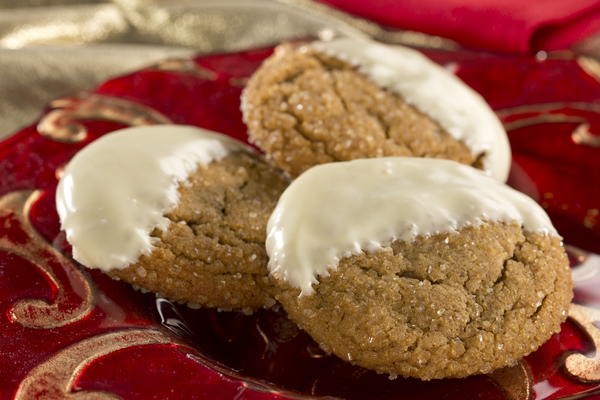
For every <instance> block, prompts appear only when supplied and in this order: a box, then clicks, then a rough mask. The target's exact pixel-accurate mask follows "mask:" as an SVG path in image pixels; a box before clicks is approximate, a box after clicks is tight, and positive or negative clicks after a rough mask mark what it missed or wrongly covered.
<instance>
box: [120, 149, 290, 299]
mask: <svg viewBox="0 0 600 400" xmlns="http://www.w3.org/2000/svg"><path fill="white" fill-rule="evenodd" d="M286 186H287V180H286V179H285V178H284V177H283V176H282V175H281V174H280V173H279V172H278V171H276V170H274V169H273V168H272V167H270V166H269V165H268V164H266V163H265V162H264V161H262V160H261V159H259V158H258V156H255V155H251V154H247V153H244V152H238V153H234V154H232V155H230V156H228V157H225V158H224V159H223V160H221V161H218V162H213V163H211V164H209V165H207V166H201V167H199V168H198V169H197V170H196V172H194V173H193V174H192V175H191V176H190V177H189V179H188V181H187V182H186V183H185V184H182V185H180V187H179V194H180V201H179V204H178V206H177V207H176V208H175V209H174V210H172V211H170V212H169V213H167V214H166V217H167V218H168V219H169V221H170V222H169V227H168V229H167V230H166V231H161V230H159V229H155V230H154V232H152V237H153V238H155V240H156V243H155V246H154V250H153V251H152V252H151V253H150V254H149V255H143V256H141V257H140V259H139V260H138V262H136V263H135V264H133V265H130V266H129V267H127V268H126V269H124V270H120V271H119V270H115V271H112V272H111V274H112V275H113V276H116V277H119V278H121V279H123V280H125V281H127V282H129V283H132V284H135V285H137V286H139V287H142V288H144V289H147V290H150V291H153V292H155V293H158V294H160V295H163V296H165V297H167V298H170V299H172V300H176V301H181V302H187V303H193V304H197V305H204V306H209V307H217V308H220V309H224V310H231V309H236V310H245V311H249V310H254V309H258V308H260V307H270V306H272V305H273V304H274V300H273V298H272V297H271V296H270V295H269V294H268V291H267V290H265V287H266V286H267V285H268V279H267V273H268V272H267V269H266V263H267V254H266V252H265V247H264V241H265V229H266V228H265V227H266V223H267V220H268V218H269V215H270V213H271V211H272V210H273V208H274V207H275V204H276V202H277V199H278V198H279V196H280V194H281V192H283V190H284V189H285V187H286Z"/></svg>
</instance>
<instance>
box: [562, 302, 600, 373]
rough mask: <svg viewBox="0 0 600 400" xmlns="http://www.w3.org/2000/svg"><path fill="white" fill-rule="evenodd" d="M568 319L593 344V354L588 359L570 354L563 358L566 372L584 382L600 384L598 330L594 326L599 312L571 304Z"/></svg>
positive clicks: (578, 354) (576, 354) (598, 318)
mask: <svg viewBox="0 0 600 400" xmlns="http://www.w3.org/2000/svg"><path fill="white" fill-rule="evenodd" d="M569 318H571V320H573V321H574V322H575V323H576V324H577V325H579V326H580V327H581V328H582V329H583V331H584V332H585V333H586V334H587V335H588V336H589V337H590V339H591V340H592V342H593V343H594V348H595V354H594V356H591V357H588V356H586V355H583V354H581V353H572V354H569V355H568V356H567V357H566V358H565V364H564V365H565V369H566V371H567V372H568V373H569V374H570V375H572V376H573V377H575V378H578V379H580V380H582V381H585V382H600V329H598V327H597V326H595V325H594V323H595V322H599V321H600V310H599V309H596V308H591V307H586V306H582V305H579V304H571V308H570V309H569Z"/></svg>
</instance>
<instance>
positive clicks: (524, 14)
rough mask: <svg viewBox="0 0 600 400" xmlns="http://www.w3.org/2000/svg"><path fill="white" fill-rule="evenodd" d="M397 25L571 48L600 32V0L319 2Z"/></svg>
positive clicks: (484, 42)
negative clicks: (574, 44)
mask: <svg viewBox="0 0 600 400" xmlns="http://www.w3.org/2000/svg"><path fill="white" fill-rule="evenodd" d="M318 1H320V2H322V3H326V4H329V5H332V6H334V7H337V8H339V9H341V10H344V11H347V12H350V13H352V14H356V15H359V16H362V17H366V18H369V19H372V20H374V21H377V22H379V23H381V24H384V25H389V26H391V27H396V28H402V29H410V30H415V31H421V32H425V33H429V34H432V35H438V36H443V37H447V38H450V39H453V40H455V41H457V42H459V43H461V44H462V45H465V46H469V47H474V48H478V49H489V50H496V51H506V52H517V53H528V52H535V51H537V50H557V49H564V48H568V47H569V46H570V45H572V44H573V43H575V42H577V41H579V40H581V39H583V38H585V37H587V36H589V35H591V34H593V33H596V32H599V31H600V0H369V1H365V0H318Z"/></svg>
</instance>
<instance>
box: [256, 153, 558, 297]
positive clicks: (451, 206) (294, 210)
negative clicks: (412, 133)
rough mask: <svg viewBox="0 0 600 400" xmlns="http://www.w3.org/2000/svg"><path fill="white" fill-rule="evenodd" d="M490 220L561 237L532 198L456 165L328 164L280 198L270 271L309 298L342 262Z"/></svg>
mask: <svg viewBox="0 0 600 400" xmlns="http://www.w3.org/2000/svg"><path fill="white" fill-rule="evenodd" d="M484 221H494V222H495V221H504V222H516V223H518V224H521V225H522V226H523V228H524V229H525V230H527V231H531V232H540V233H545V234H550V235H557V233H556V230H555V229H554V227H553V226H552V223H551V222H550V219H549V218H548V216H547V215H546V213H545V212H544V210H543V209H542V208H541V207H540V206H539V205H538V204H537V203H536V202H535V201H533V200H532V199H531V198H530V197H528V196H526V195H525V194H523V193H521V192H517V191H516V190H514V189H511V188H510V187H508V186H506V185H504V184H503V183H500V182H498V181H497V180H495V179H493V178H491V177H489V176H487V175H485V174H484V173H483V172H481V171H479V170H476V169H475V168H472V167H469V166H465V165H462V164H459V163H456V162H454V161H448V160H438V159H429V158H405V157H389V158H372V159H363V160H354V161H348V162H337V163H331V164H322V165H319V166H316V167H313V168H311V169H309V170H308V171H306V172H305V173H304V174H302V175H300V177H298V178H297V179H296V180H295V181H294V182H292V184H291V185H290V186H289V187H288V188H287V189H286V190H285V192H284V193H283V195H282V196H281V198H280V199H279V202H278V204H277V206H276V208H275V210H274V211H273V214H272V215H271V218H270V219H269V223H268V226H267V253H268V255H269V270H270V271H271V273H272V274H273V275H274V276H275V277H277V278H279V279H283V280H286V281H288V282H289V283H290V284H291V285H292V286H294V287H297V288H299V289H301V290H302V294H311V293H312V292H313V288H312V284H313V283H316V282H317V277H318V276H326V275H327V273H328V272H327V271H328V270H331V269H335V268H336V267H337V264H338V263H339V261H340V259H341V258H343V257H346V256H349V255H352V254H358V253H360V252H362V251H367V252H370V251H375V250H378V249H381V248H382V246H386V245H389V244H390V243H391V242H392V241H394V240H403V241H411V240H413V239H414V238H415V237H417V236H420V235H424V236H428V235H434V234H438V233H445V232H455V231H457V230H459V229H461V228H463V227H465V226H468V225H479V224H481V223H483V222H484Z"/></svg>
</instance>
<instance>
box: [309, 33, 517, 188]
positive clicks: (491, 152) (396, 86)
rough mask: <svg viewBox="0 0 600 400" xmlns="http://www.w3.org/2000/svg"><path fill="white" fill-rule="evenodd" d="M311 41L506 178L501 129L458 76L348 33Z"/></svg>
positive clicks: (421, 57) (418, 55) (395, 48)
mask: <svg viewBox="0 0 600 400" xmlns="http://www.w3.org/2000/svg"><path fill="white" fill-rule="evenodd" d="M311 45H312V46H313V47H314V48H315V49H316V50H318V51H321V52H323V53H326V54H329V55H331V56H333V57H336V58H339V59H341V60H344V61H346V62H349V63H350V64H352V65H354V66H356V67H357V69H358V71H359V72H361V73H363V74H365V75H366V76H367V77H369V78H370V79H371V80H372V81H373V82H375V83H376V84H378V85H379V86H381V87H383V88H385V89H388V90H391V91H393V92H395V93H397V94H399V95H400V96H402V98H403V99H404V100H405V101H407V102H408V103H409V104H411V105H413V106H414V107H416V108H417V109H418V110H420V111H421V112H423V113H425V114H426V115H428V116H429V117H430V118H432V119H433V120H435V121H437V122H438V123H439V124H440V126H441V127H442V128H444V129H445V130H446V131H447V132H448V133H449V134H450V135H451V136H452V137H454V138H455V139H457V140H459V141H461V142H463V143H464V144H465V145H466V146H467V147H469V148H470V149H471V151H472V152H473V154H482V153H485V157H484V159H483V165H484V169H485V170H486V172H488V173H489V174H490V175H492V176H493V177H495V178H496V179H498V180H500V181H505V180H506V178H507V177H508V171H509V169H510V160H511V158H510V146H509V143H508V138H507V136H506V132H505V131H504V128H503V127H502V124H501V123H500V121H499V120H498V118H497V117H496V115H495V114H494V112H493V111H492V110H491V109H490V107H489V106H488V104H487V103H486V102H485V100H484V99H483V98H482V97H481V96H480V95H479V94H478V93H476V92H475V91H474V90H472V89H471V88H469V87H468V86H467V85H465V84H464V83H463V82H462V81H461V80H460V79H459V78H457V77H456V76H454V75H453V74H451V73H450V72H448V71H447V70H445V69H444V68H442V67H440V66H439V65H437V64H435V63H434V62H432V61H431V60H430V59H428V58H427V57H425V56H424V55H423V54H421V53H419V52H418V51H416V50H412V49H409V48H407V47H402V46H386V45H383V44H379V43H376V42H373V41H369V40H366V39H351V38H340V39H334V40H331V41H327V42H322V41H316V42H312V43H311Z"/></svg>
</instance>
